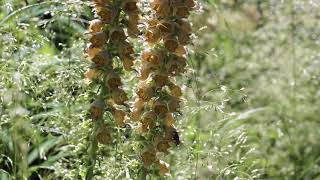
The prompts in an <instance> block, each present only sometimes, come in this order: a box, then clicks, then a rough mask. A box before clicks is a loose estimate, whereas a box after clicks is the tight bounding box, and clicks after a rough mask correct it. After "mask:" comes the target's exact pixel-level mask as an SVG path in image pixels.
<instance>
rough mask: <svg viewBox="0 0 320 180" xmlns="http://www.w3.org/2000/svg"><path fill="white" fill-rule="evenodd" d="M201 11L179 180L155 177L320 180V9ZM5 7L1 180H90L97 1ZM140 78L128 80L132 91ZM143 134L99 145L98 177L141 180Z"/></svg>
mask: <svg viewBox="0 0 320 180" xmlns="http://www.w3.org/2000/svg"><path fill="white" fill-rule="evenodd" d="M201 4H202V7H201V8H200V9H198V12H196V13H195V14H193V16H192V17H191V18H190V19H191V20H192V22H193V24H194V32H195V34H194V37H193V38H194V40H193V45H191V46H190V48H189V63H188V68H189V69H188V71H187V73H186V75H185V76H183V77H181V78H180V79H179V80H178V82H179V83H180V84H181V85H182V86H183V89H184V92H185V93H184V105H183V109H182V112H183V113H182V114H183V115H182V116H181V117H180V118H179V121H178V123H177V127H178V128H179V132H180V136H181V137H180V138H181V141H182V144H181V145H180V146H178V147H177V148H174V149H172V155H170V156H168V157H167V158H168V159H167V162H170V165H171V166H170V168H171V177H166V178H161V177H159V176H157V175H150V176H149V178H150V179H178V180H185V179H200V180H204V179H236V180H240V179H320V126H319V125H320V119H319V117H320V112H319V108H320V56H319V52H320V39H319V37H320V2H319V1H317V0H206V1H204V0H203V1H201ZM0 5H1V7H0V137H1V138H0V179H1V180H7V179H17V180H20V179H30V180H37V179H50V180H51V179H71V180H73V179H84V177H85V171H86V166H87V159H88V156H87V150H88V135H89V132H90V129H91V128H92V127H91V122H90V120H89V119H88V118H87V110H88V105H89V104H90V102H91V101H92V98H93V97H94V94H95V91H94V88H93V87H90V86H89V85H87V84H86V83H85V81H84V80H83V79H84V77H83V73H84V72H85V70H86V68H87V67H88V66H89V64H90V62H88V61H87V60H85V59H84V57H83V50H84V48H85V44H86V42H87V37H86V35H85V31H86V28H87V25H88V21H89V20H91V19H92V18H93V15H92V12H91V8H90V7H89V6H88V1H81V0H65V1H62V0H52V1H49V0H0ZM135 43H136V45H137V46H138V47H139V45H141V42H135ZM137 50H139V48H137ZM135 76H136V75H135V74H134V73H127V74H125V77H127V78H126V79H125V84H126V87H127V88H126V90H127V91H128V92H130V93H131V95H132V93H133V90H134V88H135V81H133V80H132V79H134V77H135ZM133 134H134V133H133V132H132V130H130V129H117V136H118V137H119V138H118V139H119V141H117V142H116V143H115V144H113V145H111V146H108V147H106V146H101V147H100V148H99V152H98V163H97V165H96V168H95V173H96V179H136V178H137V174H138V172H139V166H138V164H139V155H138V154H137V152H136V151H135V150H136V144H135V142H131V141H130V138H129V139H127V138H126V137H127V136H131V135H132V136H134V135H133Z"/></svg>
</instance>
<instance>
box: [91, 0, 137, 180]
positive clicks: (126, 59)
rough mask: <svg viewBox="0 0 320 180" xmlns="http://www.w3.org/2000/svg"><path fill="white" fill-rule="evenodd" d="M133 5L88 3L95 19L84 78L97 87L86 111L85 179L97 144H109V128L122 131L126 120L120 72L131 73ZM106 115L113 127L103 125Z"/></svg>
mask: <svg viewBox="0 0 320 180" xmlns="http://www.w3.org/2000/svg"><path fill="white" fill-rule="evenodd" d="M137 3H138V2H137V0H125V1H123V0H93V1H92V7H93V9H94V13H95V17H96V19H94V20H92V21H90V25H89V33H88V34H89V35H90V38H89V42H90V43H89V44H88V46H87V48H86V53H85V54H86V57H87V58H88V59H89V60H90V61H91V62H92V65H91V67H90V68H89V69H88V70H87V72H86V73H85V77H86V78H87V81H88V83H93V84H94V85H97V86H98V87H99V92H98V94H97V96H96V97H95V99H96V100H95V101H94V102H93V103H92V104H91V108H90V118H91V119H92V120H93V124H94V128H93V132H92V139H91V142H90V143H91V148H90V155H89V156H90V157H89V158H90V162H89V165H88V170H87V175H86V179H92V178H93V170H94V166H95V160H96V156H97V155H96V150H97V148H98V143H100V144H103V145H106V144H111V143H112V142H113V138H112V129H113V128H114V127H112V125H111V124H116V125H117V126H119V127H122V126H124V125H125V123H126V121H127V120H128V116H127V111H128V110H125V109H126V107H127V106H128V105H127V101H128V97H127V94H126V92H125V91H124V90H123V89H122V85H123V84H122V81H121V72H122V71H123V69H125V70H127V71H131V70H133V68H132V66H133V65H134V59H135V58H134V50H133V46H132V45H131V44H130V42H129V41H128V40H127V37H128V36H130V37H132V38H136V37H138V35H139V29H138V25H139V19H140V15H139V14H140V10H139V8H138V6H137ZM116 61H120V62H121V63H116ZM119 64H121V65H119ZM106 111H108V112H110V113H111V114H112V115H113V119H114V120H115V121H114V123H111V122H105V121H104V119H103V116H104V113H105V112H106Z"/></svg>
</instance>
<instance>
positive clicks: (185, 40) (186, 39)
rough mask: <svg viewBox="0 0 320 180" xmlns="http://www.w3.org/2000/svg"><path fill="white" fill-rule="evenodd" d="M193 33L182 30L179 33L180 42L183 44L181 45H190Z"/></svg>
mask: <svg viewBox="0 0 320 180" xmlns="http://www.w3.org/2000/svg"><path fill="white" fill-rule="evenodd" d="M190 36H191V34H190V33H188V32H183V31H182V32H180V33H179V34H178V40H179V43H180V44H181V45H184V46H185V45H188V44H189V43H190V41H191V37H190Z"/></svg>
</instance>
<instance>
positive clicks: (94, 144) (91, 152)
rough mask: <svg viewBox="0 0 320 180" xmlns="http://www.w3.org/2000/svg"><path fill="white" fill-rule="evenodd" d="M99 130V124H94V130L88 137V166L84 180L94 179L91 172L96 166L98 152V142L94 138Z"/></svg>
mask: <svg viewBox="0 0 320 180" xmlns="http://www.w3.org/2000/svg"><path fill="white" fill-rule="evenodd" d="M98 128H99V123H98V122H97V123H94V128H93V131H92V134H91V137H90V141H91V142H92V144H91V147H90V149H89V158H90V159H89V165H88V169H87V174H86V180H92V179H93V177H94V174H93V170H94V167H95V165H96V160H97V150H98V140H97V138H96V135H97V131H98Z"/></svg>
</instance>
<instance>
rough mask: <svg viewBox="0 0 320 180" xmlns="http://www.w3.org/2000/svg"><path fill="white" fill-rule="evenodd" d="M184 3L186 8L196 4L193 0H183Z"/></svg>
mask: <svg viewBox="0 0 320 180" xmlns="http://www.w3.org/2000/svg"><path fill="white" fill-rule="evenodd" d="M184 4H185V5H186V6H187V7H188V8H194V7H195V6H196V2H195V0H184Z"/></svg>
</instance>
